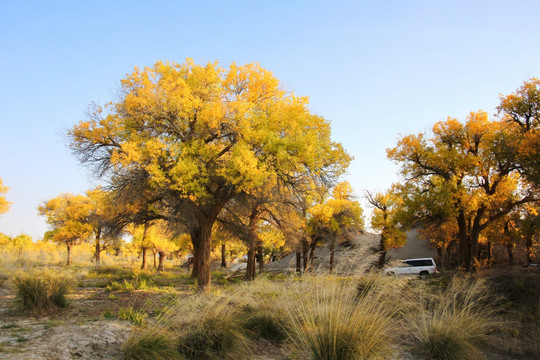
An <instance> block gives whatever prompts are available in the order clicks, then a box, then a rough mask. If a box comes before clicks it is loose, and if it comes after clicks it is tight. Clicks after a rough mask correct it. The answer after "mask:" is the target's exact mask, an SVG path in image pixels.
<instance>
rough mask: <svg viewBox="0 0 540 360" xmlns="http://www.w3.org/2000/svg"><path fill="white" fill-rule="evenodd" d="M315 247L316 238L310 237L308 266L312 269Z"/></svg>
mask: <svg viewBox="0 0 540 360" xmlns="http://www.w3.org/2000/svg"><path fill="white" fill-rule="evenodd" d="M316 248H317V240H316V239H311V243H310V244H309V256H308V259H309V268H310V269H311V270H313V259H315V249H316Z"/></svg>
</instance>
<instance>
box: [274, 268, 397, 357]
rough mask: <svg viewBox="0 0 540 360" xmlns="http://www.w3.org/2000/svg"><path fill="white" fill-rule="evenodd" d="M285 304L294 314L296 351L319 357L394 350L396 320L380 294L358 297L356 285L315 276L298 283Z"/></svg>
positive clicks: (286, 308) (362, 354)
mask: <svg viewBox="0 0 540 360" xmlns="http://www.w3.org/2000/svg"><path fill="white" fill-rule="evenodd" d="M291 287H292V288H295V289H294V293H293V294H292V296H291V294H290V293H289V294H285V295H284V296H283V297H282V299H284V300H283V301H282V304H281V306H282V308H283V309H284V311H285V312H286V313H287V315H288V316H289V318H290V323H291V325H292V326H291V327H290V333H289V336H290V338H291V341H292V344H293V352H295V353H296V355H297V356H298V357H300V358H309V359H313V360H356V359H371V358H376V357H378V356H382V355H386V354H388V352H389V351H391V350H390V348H391V345H392V340H393V336H392V330H393V329H394V324H393V323H394V321H393V320H392V311H389V309H388V308H387V307H385V306H384V303H383V302H382V301H381V297H380V296H379V294H382V291H380V292H377V294H378V295H377V296H370V295H369V293H364V295H363V296H362V297H360V298H358V293H357V290H356V289H355V286H354V285H352V284H350V283H349V282H348V281H340V282H336V281H335V280H331V279H326V278H313V279H310V280H308V281H304V282H302V283H296V284H293V286H289V287H288V288H291Z"/></svg>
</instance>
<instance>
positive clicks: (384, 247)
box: [377, 230, 387, 269]
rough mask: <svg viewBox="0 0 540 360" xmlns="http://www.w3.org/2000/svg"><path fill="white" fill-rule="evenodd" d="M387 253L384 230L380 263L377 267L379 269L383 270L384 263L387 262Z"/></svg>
mask: <svg viewBox="0 0 540 360" xmlns="http://www.w3.org/2000/svg"><path fill="white" fill-rule="evenodd" d="M386 253H387V249H386V236H385V234H384V230H383V233H382V234H381V241H380V252H379V261H378V262H377V267H378V268H379V269H382V267H383V266H384V263H385V262H386Z"/></svg>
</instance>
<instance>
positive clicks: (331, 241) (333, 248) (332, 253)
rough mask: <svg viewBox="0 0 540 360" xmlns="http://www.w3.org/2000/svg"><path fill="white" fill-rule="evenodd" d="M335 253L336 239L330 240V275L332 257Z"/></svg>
mask: <svg viewBox="0 0 540 360" xmlns="http://www.w3.org/2000/svg"><path fill="white" fill-rule="evenodd" d="M335 252H336V239H334V238H333V237H332V239H331V240H330V274H331V273H332V272H333V271H334V256H335Z"/></svg>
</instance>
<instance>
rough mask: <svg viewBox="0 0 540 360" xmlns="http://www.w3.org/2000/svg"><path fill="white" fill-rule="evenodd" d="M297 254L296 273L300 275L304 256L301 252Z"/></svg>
mask: <svg viewBox="0 0 540 360" xmlns="http://www.w3.org/2000/svg"><path fill="white" fill-rule="evenodd" d="M295 254H296V272H297V273H298V274H300V273H301V272H302V254H301V253H300V252H299V251H296V252H295Z"/></svg>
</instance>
